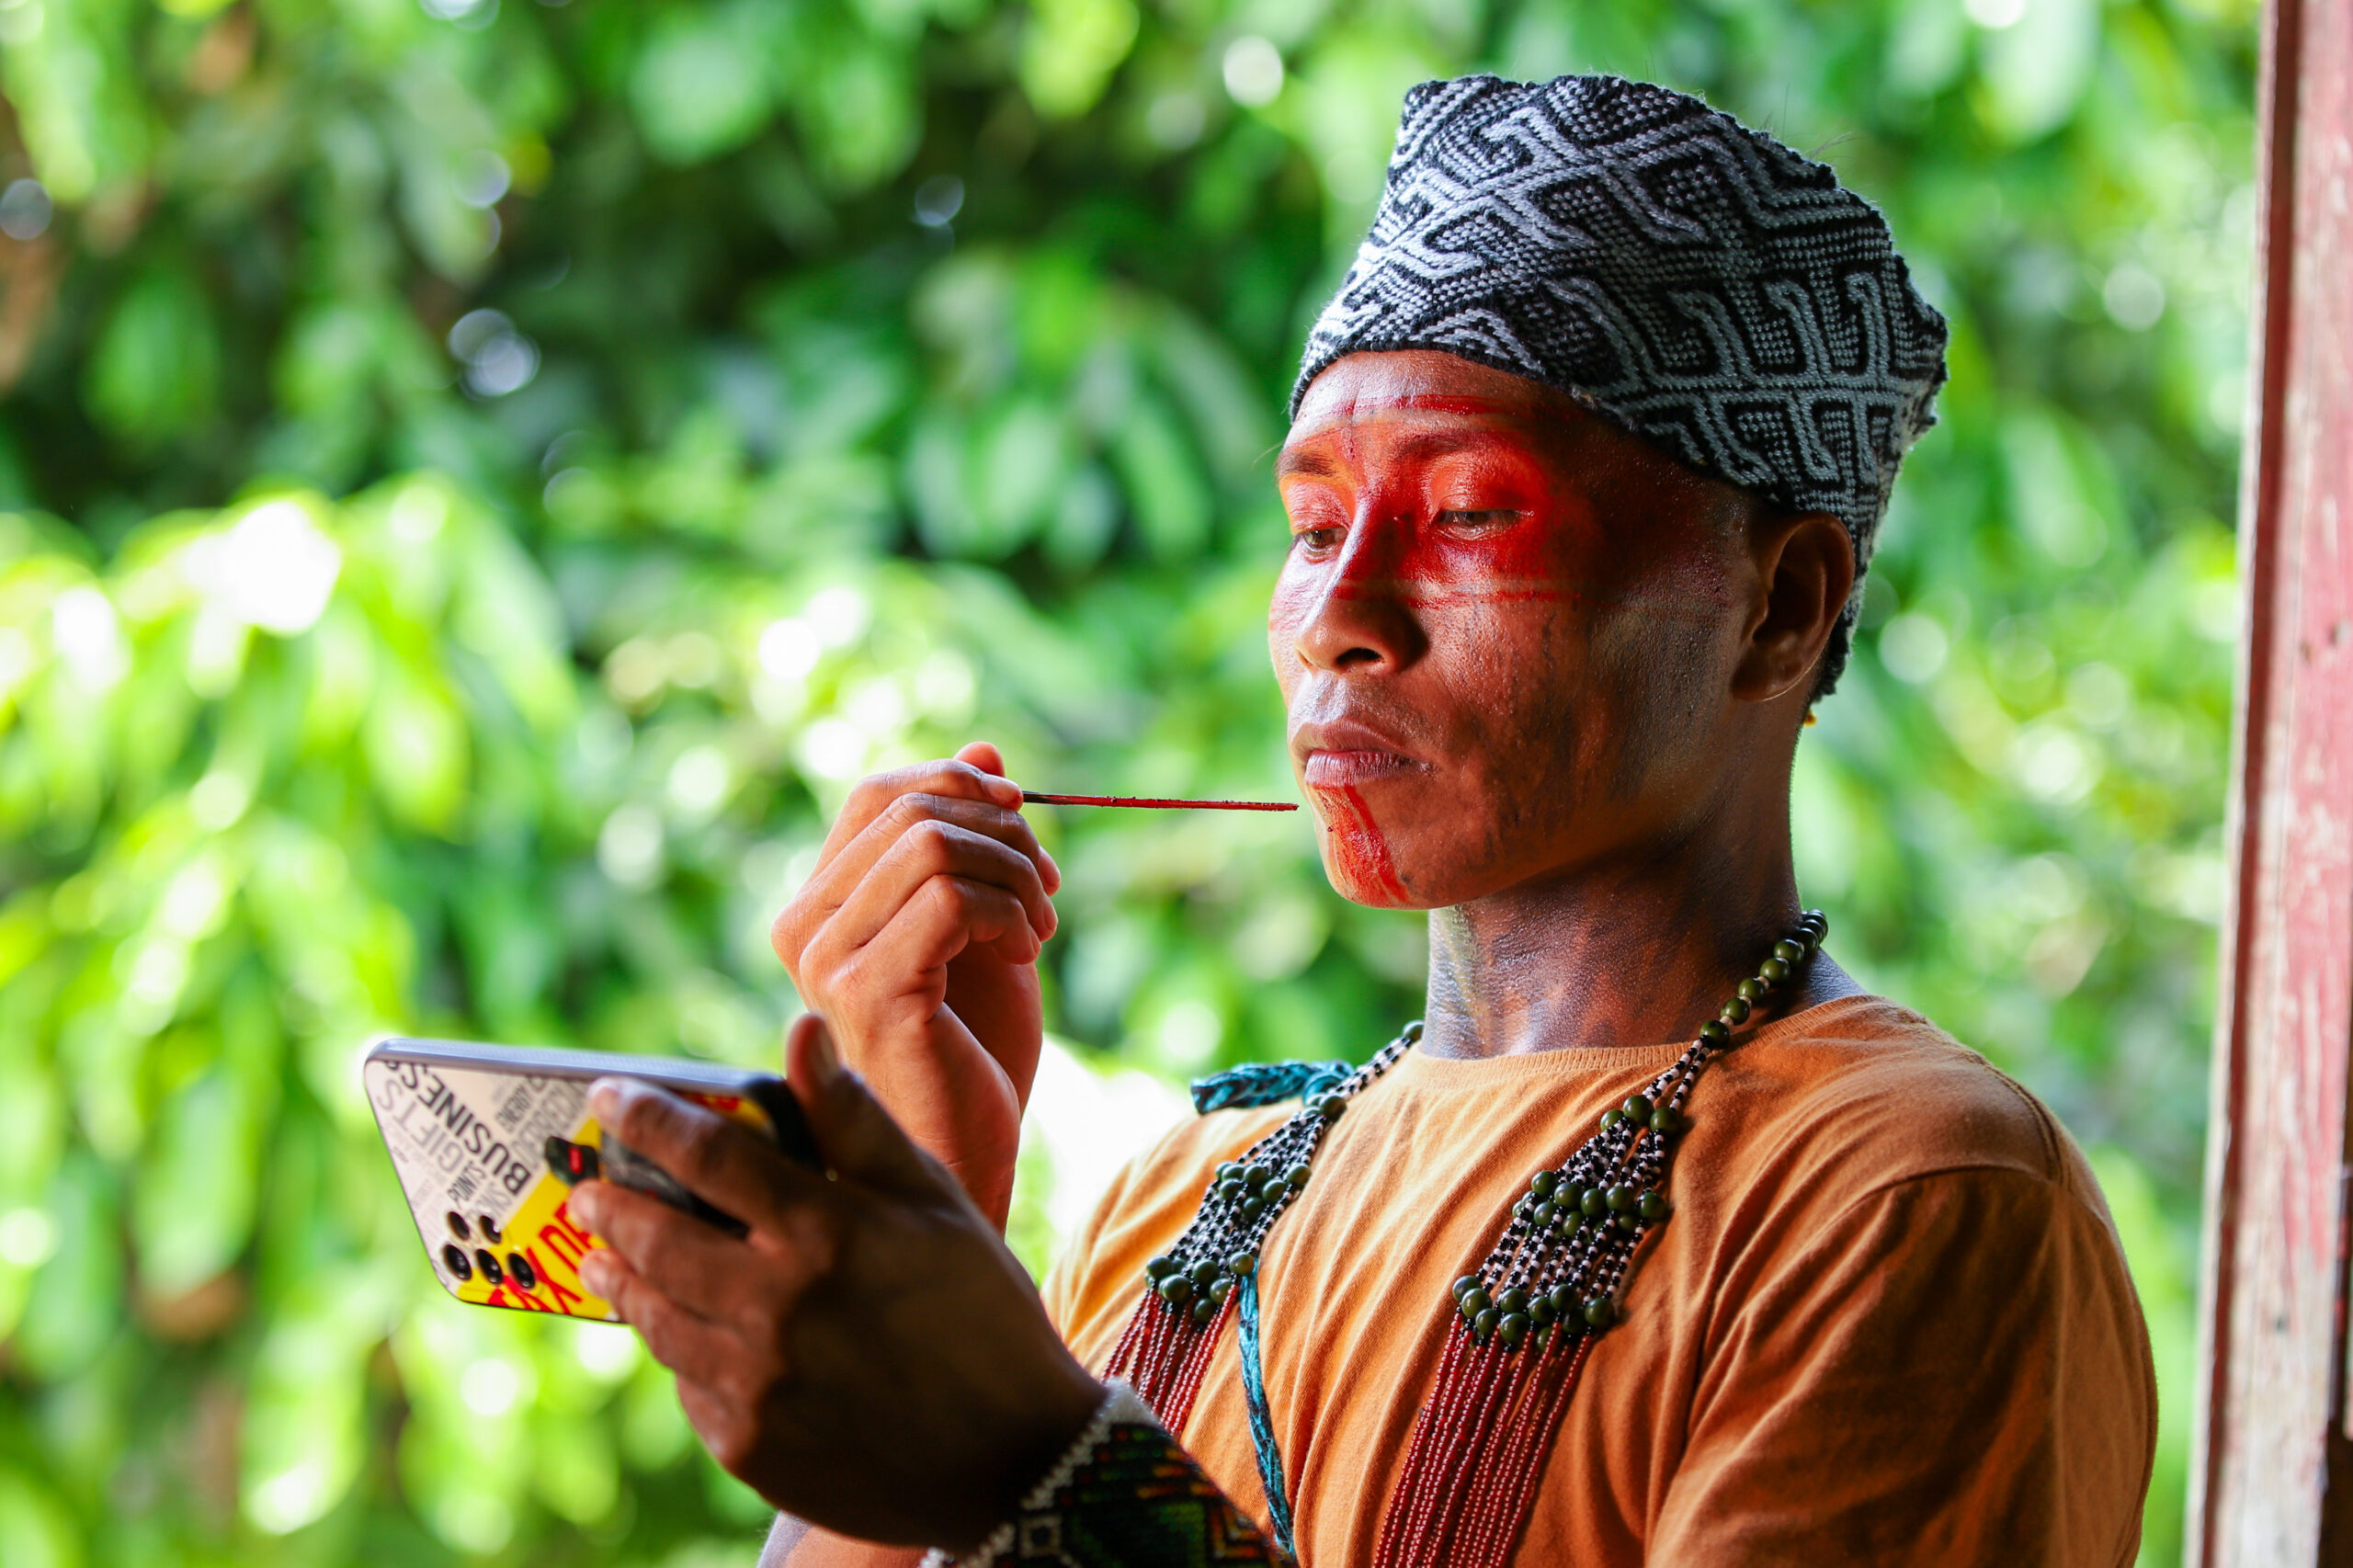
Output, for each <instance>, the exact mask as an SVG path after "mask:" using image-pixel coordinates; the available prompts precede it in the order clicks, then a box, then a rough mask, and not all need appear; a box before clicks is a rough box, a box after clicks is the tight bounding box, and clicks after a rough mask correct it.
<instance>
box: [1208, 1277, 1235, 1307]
mask: <svg viewBox="0 0 2353 1568" xmlns="http://www.w3.org/2000/svg"><path fill="white" fill-rule="evenodd" d="M1231 1295H1233V1280H1231V1279H1212V1280H1211V1281H1210V1288H1209V1298H1210V1300H1211V1301H1218V1302H1222V1301H1224V1300H1225V1299H1226V1298H1227V1297H1228V1296H1231Z"/></svg>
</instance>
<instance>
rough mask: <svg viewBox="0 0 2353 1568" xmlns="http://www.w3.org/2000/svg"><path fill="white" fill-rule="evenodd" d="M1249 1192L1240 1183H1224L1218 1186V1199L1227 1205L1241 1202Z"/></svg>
mask: <svg viewBox="0 0 2353 1568" xmlns="http://www.w3.org/2000/svg"><path fill="white" fill-rule="evenodd" d="M1249 1190H1250V1189H1249V1188H1248V1187H1245V1186H1243V1185H1242V1184H1241V1183H1240V1182H1238V1181H1222V1182H1220V1183H1218V1184H1217V1195H1218V1198H1219V1199H1220V1200H1222V1201H1223V1202H1226V1203H1238V1202H1240V1201H1241V1200H1242V1197H1243V1195H1244V1194H1245V1193H1246V1192H1248V1191H1249Z"/></svg>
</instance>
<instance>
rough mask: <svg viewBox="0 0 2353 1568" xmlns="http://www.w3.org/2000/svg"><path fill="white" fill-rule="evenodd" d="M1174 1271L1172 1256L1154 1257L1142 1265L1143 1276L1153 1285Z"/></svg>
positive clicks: (1174, 1260) (1174, 1263)
mask: <svg viewBox="0 0 2353 1568" xmlns="http://www.w3.org/2000/svg"><path fill="white" fill-rule="evenodd" d="M1175 1272H1176V1259H1175V1258H1173V1257H1155V1258H1154V1259H1153V1260H1152V1261H1151V1262H1149V1263H1147V1264H1145V1265H1144V1266H1143V1277H1144V1278H1147V1279H1149V1280H1151V1281H1152V1282H1153V1283H1154V1284H1155V1285H1157V1284H1159V1283H1160V1282H1161V1281H1162V1280H1163V1279H1165V1278H1168V1276H1169V1275H1171V1274H1173V1273H1175Z"/></svg>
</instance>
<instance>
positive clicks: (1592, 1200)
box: [1577, 1187, 1609, 1219]
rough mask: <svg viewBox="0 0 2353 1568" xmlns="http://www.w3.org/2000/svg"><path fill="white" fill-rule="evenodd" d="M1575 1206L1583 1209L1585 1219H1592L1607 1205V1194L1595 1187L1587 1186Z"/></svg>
mask: <svg viewBox="0 0 2353 1568" xmlns="http://www.w3.org/2000/svg"><path fill="white" fill-rule="evenodd" d="M1577 1207H1578V1208H1580V1209H1582V1210H1585V1212H1586V1218H1587V1219H1592V1218H1593V1217H1595V1216H1596V1215H1598V1214H1599V1213H1601V1212H1602V1210H1605V1209H1607V1208H1608V1207H1609V1195H1608V1193H1606V1192H1604V1191H1602V1190H1601V1188H1599V1187H1586V1189H1585V1198H1584V1199H1583V1201H1581V1202H1580V1203H1579V1204H1578V1205H1577Z"/></svg>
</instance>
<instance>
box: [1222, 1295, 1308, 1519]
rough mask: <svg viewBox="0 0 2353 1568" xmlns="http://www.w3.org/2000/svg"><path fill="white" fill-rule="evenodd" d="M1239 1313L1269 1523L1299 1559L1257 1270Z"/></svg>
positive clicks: (1246, 1391) (1245, 1387) (1253, 1442)
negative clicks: (1270, 1404) (1261, 1348)
mask: <svg viewBox="0 0 2353 1568" xmlns="http://www.w3.org/2000/svg"><path fill="white" fill-rule="evenodd" d="M1240 1294H1241V1297H1242V1300H1241V1301H1240V1303H1239V1305H1238V1311H1237V1316H1238V1318H1239V1319H1240V1324H1241V1330H1242V1332H1241V1340H1242V1394H1243V1398H1244V1400H1245V1402H1246V1403H1248V1404H1249V1407H1250V1446H1251V1447H1252V1448H1254V1449H1256V1450H1257V1451H1258V1480H1259V1483H1260V1484H1261V1485H1263V1486H1264V1487H1265V1488H1266V1493H1267V1524H1268V1525H1269V1526H1270V1527H1272V1533H1273V1535H1274V1538H1275V1550H1277V1551H1280V1552H1281V1553H1282V1554H1283V1559H1284V1561H1286V1562H1297V1561H1298V1560H1299V1548H1298V1547H1296V1546H1294V1545H1292V1544H1291V1539H1290V1491H1289V1489H1288V1488H1287V1487H1286V1486H1285V1485H1284V1484H1283V1452H1282V1449H1281V1448H1280V1447H1279V1446H1278V1445H1277V1444H1276V1442H1275V1417H1274V1413H1273V1412H1272V1411H1271V1410H1269V1409H1268V1408H1267V1374H1266V1370H1265V1363H1264V1360H1263V1358H1261V1357H1260V1355H1259V1353H1258V1271H1257V1270H1256V1269H1255V1268H1254V1269H1252V1270H1251V1271H1250V1272H1249V1273H1247V1274H1245V1275H1244V1276H1243V1277H1242V1280H1241V1291H1240Z"/></svg>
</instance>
